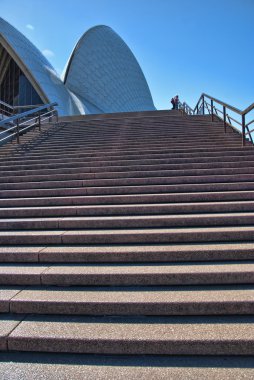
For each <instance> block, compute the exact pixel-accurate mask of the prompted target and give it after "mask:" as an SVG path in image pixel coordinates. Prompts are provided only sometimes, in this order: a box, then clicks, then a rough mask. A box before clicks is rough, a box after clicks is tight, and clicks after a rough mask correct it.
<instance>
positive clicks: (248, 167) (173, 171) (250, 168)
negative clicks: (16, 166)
mask: <svg viewBox="0 0 254 380" xmlns="http://www.w3.org/2000/svg"><path fill="white" fill-rule="evenodd" d="M165 170H166V171H167V174H168V175H170V176H184V175H185V176H186V175H193V176H199V175H209V174H212V175H220V174H224V175H227V174H234V173H235V174H247V173H253V172H254V163H253V162H250V161H249V162H247V163H244V165H241V164H238V163H235V164H229V165H227V164H225V165H224V164H219V165H212V164H211V165H209V164H208V165H202V164H197V165H187V164H185V165H170V164H158V165H157V164H154V165H142V164H139V163H136V165H128V166H127V165H126V166H124V165H115V166H113V165H105V166H96V164H93V165H89V166H81V167H75V168H57V169H53V168H51V169H41V170H40V176H43V175H51V176H54V175H58V174H60V175H61V174H76V173H77V174H83V173H84V174H85V173H98V172H126V171H127V172H129V173H130V176H131V172H132V171H145V172H146V171H148V172H149V171H157V172H158V173H159V172H160V171H165ZM32 175H38V170H37V169H36V168H35V169H33V168H30V169H29V170H13V171H4V172H2V173H1V175H0V179H1V182H3V181H4V179H5V178H6V180H7V181H8V177H19V176H20V177H24V178H26V177H27V176H28V177H29V176H32Z"/></svg>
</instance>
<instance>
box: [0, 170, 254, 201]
mask: <svg viewBox="0 0 254 380" xmlns="http://www.w3.org/2000/svg"><path fill="white" fill-rule="evenodd" d="M150 173H151V175H150V176H146V174H147V173H145V172H134V173H131V177H128V175H129V174H128V173H124V172H123V173H118V176H117V177H116V176H115V174H114V173H105V174H104V173H103V174H101V173H99V174H98V173H97V174H95V175H93V174H89V173H88V174H86V175H85V177H87V178H86V179H83V180H82V179H76V180H69V181H66V180H59V181H57V180H44V181H33V182H29V181H27V182H20V181H18V182H17V179H16V182H5V183H4V182H2V183H0V192H1V195H2V197H4V195H3V194H6V197H9V196H10V195H11V194H13V193H12V192H11V191H13V190H25V189H29V190H32V189H59V188H64V189H67V188H78V187H87V186H96V185H97V186H100V187H105V186H107V185H108V186H111V187H112V186H123V185H127V186H129V185H156V184H157V185H172V186H173V185H175V186H176V188H175V190H174V191H179V190H180V191H182V189H183V188H186V190H187V191H191V190H192V189H196V188H197V185H201V184H204V185H205V184H206V187H204V189H206V190H207V189H208V188H209V189H210V190H211V189H213V190H215V187H214V186H224V187H225V189H226V190H229V188H230V186H234V187H235V189H236V188H240V189H241V190H243V186H248V187H249V188H250V187H251V186H252V182H254V174H241V175H240V174H237V175H219V176H186V177H185V176H183V177H170V176H167V175H166V173H162V174H164V176H159V175H158V176H156V174H160V173H156V172H150ZM103 177H105V178H103ZM114 177H115V178H114ZM177 185H181V186H180V187H179V186H177ZM190 185H191V186H190ZM227 185H228V187H229V188H227V187H226V186H227ZM231 189H232V188H231ZM6 190H8V191H7V192H6ZM18 194H19V193H18Z"/></svg>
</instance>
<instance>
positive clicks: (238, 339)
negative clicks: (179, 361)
mask: <svg viewBox="0 0 254 380" xmlns="http://www.w3.org/2000/svg"><path fill="white" fill-rule="evenodd" d="M4 318H5V314H3V315H2V318H1V319H2V321H1V325H2V324H3V323H4V322H5V320H4ZM253 322H254V317H253V316H248V317H246V316H235V317H229V316H220V317H219V316H202V317H200V316H196V317H183V316H177V317H94V318H93V317H80V316H79V317H78V316H75V317H74V316H68V317H67V316H58V317H57V318H56V317H55V316H44V315H41V316H30V317H26V318H25V320H23V321H22V322H20V323H19V325H18V326H17V327H16V328H14V329H13V330H12V332H10V331H9V334H8V335H7V336H5V337H4V338H2V339H1V341H2V344H1V346H2V347H3V346H4V347H6V346H7V347H8V350H10V351H12V350H15V351H41V352H69V353H71V352H73V353H92V354H118V355H124V354H142V355H144V354H150V355H154V354H155V355H179V354H181V355H253V354H254V348H253V347H254V336H253V334H254V333H253V331H254V329H253Z"/></svg>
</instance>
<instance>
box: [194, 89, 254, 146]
mask: <svg viewBox="0 0 254 380" xmlns="http://www.w3.org/2000/svg"><path fill="white" fill-rule="evenodd" d="M206 99H209V100H210V104H209V103H208V102H207V101H206ZM214 103H217V104H219V105H221V106H222V107H223V111H221V110H219V109H218V108H217V107H215V105H214ZM206 109H207V110H208V112H209V113H210V115H211V117H212V121H214V112H215V113H216V117H217V118H219V119H220V120H222V121H223V124H224V131H225V133H226V132H227V126H230V127H231V128H234V127H233V125H232V123H231V121H234V122H235V123H237V124H238V125H240V126H241V133H242V145H243V146H244V145H245V144H246V136H247V135H249V137H250V140H251V142H252V144H253V139H252V136H251V132H252V131H249V125H250V124H252V123H253V122H254V120H251V121H250V122H249V123H246V120H245V119H246V115H247V114H248V113H249V112H251V111H252V110H253V109H254V103H252V104H251V105H250V106H249V107H247V108H245V109H244V110H243V111H241V110H239V109H238V108H236V107H233V106H231V105H230V104H227V103H225V102H223V101H221V100H219V99H216V98H214V97H213V96H210V95H207V94H205V93H203V94H201V96H200V98H199V100H198V102H197V104H196V106H195V108H194V114H203V115H205V111H206ZM228 110H230V111H233V112H235V113H237V114H238V115H240V116H241V122H239V121H238V120H236V119H235V118H233V117H232V116H229V115H228V112H227V111H228ZM218 112H220V113H221V114H223V117H220V116H218ZM227 118H228V121H227ZM234 129H235V130H237V132H240V131H239V130H238V129H237V128H234Z"/></svg>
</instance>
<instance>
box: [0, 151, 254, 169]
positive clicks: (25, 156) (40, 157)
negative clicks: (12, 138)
mask: <svg viewBox="0 0 254 380" xmlns="http://www.w3.org/2000/svg"><path fill="white" fill-rule="evenodd" d="M149 154H150V157H155V156H156V157H163V156H166V157H168V158H172V159H175V158H177V159H189V158H190V159H192V158H196V159H198V158H199V157H201V158H202V157H203V158H205V157H209V158H214V157H218V156H219V157H225V158H226V157H227V159H228V158H229V157H231V155H232V156H236V155H237V156H239V154H240V155H241V156H244V157H252V156H253V149H251V150H250V149H248V147H246V148H245V149H244V150H240V149H231V150H228V148H226V147H225V148H223V149H218V150H216V149H215V148H214V149H213V150H211V149H210V150H209V149H208V148H207V149H206V150H205V151H200V150H195V149H185V150H174V151H172V150H171V151H170V150H169V149H160V150H158V149H156V150H154V149H152V148H151V149H149V150H147V149H143V150H142V151H139V152H137V151H130V150H129V151H125V150H124V149H122V150H111V151H110V150H108V151H96V150H93V151H90V150H87V149H86V150H82V151H79V152H73V151H72V152H67V151H66V152H65V154H64V158H63V160H66V161H72V160H75V159H77V158H84V159H86V158H88V157H89V158H94V157H95V158H96V159H99V160H103V159H111V158H115V159H116V158H117V159H129V158H133V157H137V155H139V158H140V157H147V156H148V155H149ZM61 156H62V155H61ZM0 158H1V160H0V164H1V163H3V164H4V165H6V159H5V156H2V157H0ZM11 159H12V161H10V160H9V159H8V162H7V163H10V162H17V160H18V161H20V163H22V162H23V161H24V160H25V161H26V162H30V164H32V163H34V162H44V163H45V162H52V161H54V162H56V161H60V162H61V158H59V154H45V152H44V154H36V155H35V154H33V151H32V149H31V148H27V149H25V148H22V149H19V151H17V152H13V153H12V158H11ZM13 160H15V161H13Z"/></svg>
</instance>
